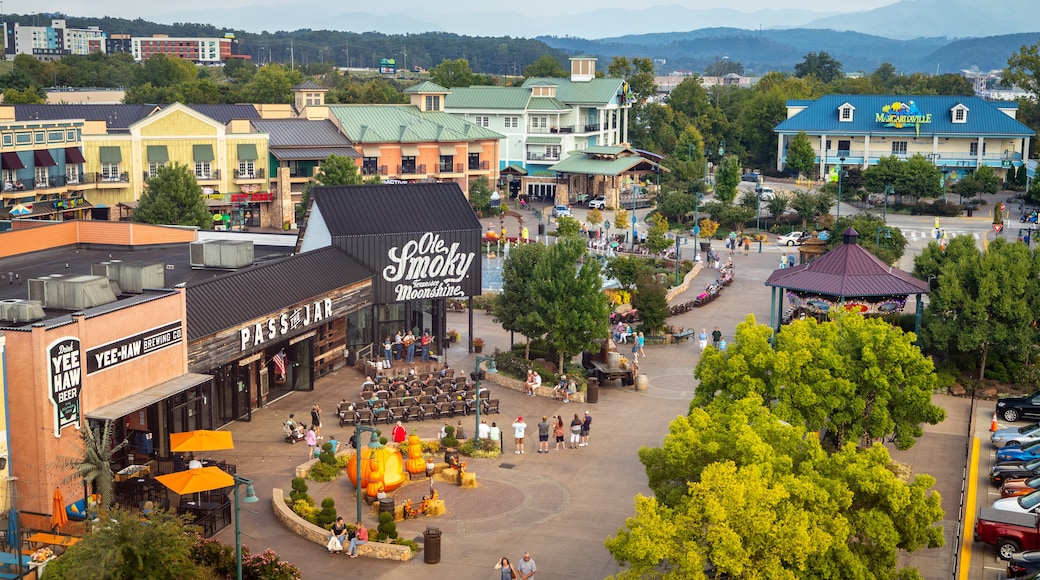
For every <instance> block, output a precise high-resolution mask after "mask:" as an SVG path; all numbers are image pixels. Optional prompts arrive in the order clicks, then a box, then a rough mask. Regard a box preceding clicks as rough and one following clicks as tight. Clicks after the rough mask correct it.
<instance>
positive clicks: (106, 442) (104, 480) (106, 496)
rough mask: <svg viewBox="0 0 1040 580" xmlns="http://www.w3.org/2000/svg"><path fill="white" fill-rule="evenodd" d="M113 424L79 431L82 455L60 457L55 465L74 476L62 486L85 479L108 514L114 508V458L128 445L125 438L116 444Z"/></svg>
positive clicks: (67, 478) (64, 481)
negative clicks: (99, 497) (98, 496)
mask: <svg viewBox="0 0 1040 580" xmlns="http://www.w3.org/2000/svg"><path fill="white" fill-rule="evenodd" d="M113 426H114V423H113V422H112V421H105V424H104V427H103V428H100V429H99V428H97V427H95V428H90V427H88V428H86V429H81V430H80V436H81V437H82V438H83V450H82V451H83V453H82V455H80V456H75V457H73V456H59V457H58V458H57V461H56V464H57V466H58V467H60V468H62V469H66V470H68V469H71V470H73V472H72V473H70V474H69V475H67V476H66V477H65V479H63V480H62V482H63V483H71V482H73V481H79V480H83V481H84V482H85V483H89V484H91V485H92V486H93V489H94V491H95V492H96V493H97V494H98V495H100V496H101V502H100V505H101V508H102V509H103V510H105V511H108V510H109V509H110V508H111V507H112V501H113V497H114V496H115V473H114V472H113V471H112V458H113V457H114V456H115V454H116V453H118V452H119V450H121V449H122V448H124V447H126V446H127V444H128V443H129V442H128V441H127V440H126V439H124V440H123V441H122V442H120V443H118V444H116V443H115V442H114V439H115V430H114V427H113Z"/></svg>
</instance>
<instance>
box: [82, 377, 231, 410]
mask: <svg viewBox="0 0 1040 580" xmlns="http://www.w3.org/2000/svg"><path fill="white" fill-rule="evenodd" d="M211 380H213V377H212V376H211V375H202V374H198V373H188V374H186V375H181V376H179V377H177V378H175V379H170V380H168V381H166V382H165V383H159V384H158V385H155V386H154V387H151V388H150V389H145V390H143V391H141V392H140V393H137V394H136V395H130V396H129V397H126V398H123V399H120V400H118V401H116V402H114V403H110V404H108V405H105V406H104V407H100V408H98V409H94V410H93V411H88V412H87V418H88V419H96V420H98V421H115V420H117V419H122V418H123V417H126V416H127V415H129V414H131V413H133V412H135V411H139V410H141V409H144V408H145V407H148V406H149V405H152V404H154V403H158V402H159V401H162V400H165V399H168V398H170V397H172V396H174V395H176V394H178V393H183V392H184V391H187V390H188V389H190V388H192V387H195V386H198V385H201V384H204V383H208V382H209V381H211Z"/></svg>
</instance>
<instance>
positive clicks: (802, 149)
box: [787, 131, 817, 178]
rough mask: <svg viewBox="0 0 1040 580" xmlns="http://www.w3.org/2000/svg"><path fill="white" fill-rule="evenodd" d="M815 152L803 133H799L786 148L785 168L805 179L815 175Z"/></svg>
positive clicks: (807, 137)
mask: <svg viewBox="0 0 1040 580" xmlns="http://www.w3.org/2000/svg"><path fill="white" fill-rule="evenodd" d="M816 167H817V166H816V150H815V149H813V146H812V143H810V142H809V136H808V135H806V134H805V131H801V132H799V133H798V134H797V135H795V136H794V138H792V139H791V143H789V144H788V146H787V168H788V169H789V170H792V171H796V172H798V173H800V174H802V175H804V176H806V177H809V178H812V177H814V176H815V175H816Z"/></svg>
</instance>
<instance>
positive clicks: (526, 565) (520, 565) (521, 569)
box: [516, 552, 538, 580]
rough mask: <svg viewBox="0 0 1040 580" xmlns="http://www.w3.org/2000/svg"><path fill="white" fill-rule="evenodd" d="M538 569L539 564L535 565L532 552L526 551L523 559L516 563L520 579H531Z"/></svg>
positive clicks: (517, 574) (517, 575)
mask: <svg viewBox="0 0 1040 580" xmlns="http://www.w3.org/2000/svg"><path fill="white" fill-rule="evenodd" d="M537 571H538V566H535V565H534V560H532V559H531V554H530V553H529V552H524V557H523V559H522V560H520V561H519V562H517V563H516V577H517V578H518V580H529V579H530V578H531V577H532V576H534V574H535V572H537Z"/></svg>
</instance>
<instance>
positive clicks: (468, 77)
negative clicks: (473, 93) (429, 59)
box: [430, 58, 473, 89]
mask: <svg viewBox="0 0 1040 580" xmlns="http://www.w3.org/2000/svg"><path fill="white" fill-rule="evenodd" d="M430 80H431V81H433V82H435V83H437V84H438V85H440V86H442V87H445V88H449V89H450V88H452V87H468V86H470V85H472V84H473V69H471V68H470V66H469V61H468V60H466V59H464V58H457V59H455V60H449V59H444V60H442V61H441V63H440V64H438V65H437V66H435V67H433V68H432V69H430Z"/></svg>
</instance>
